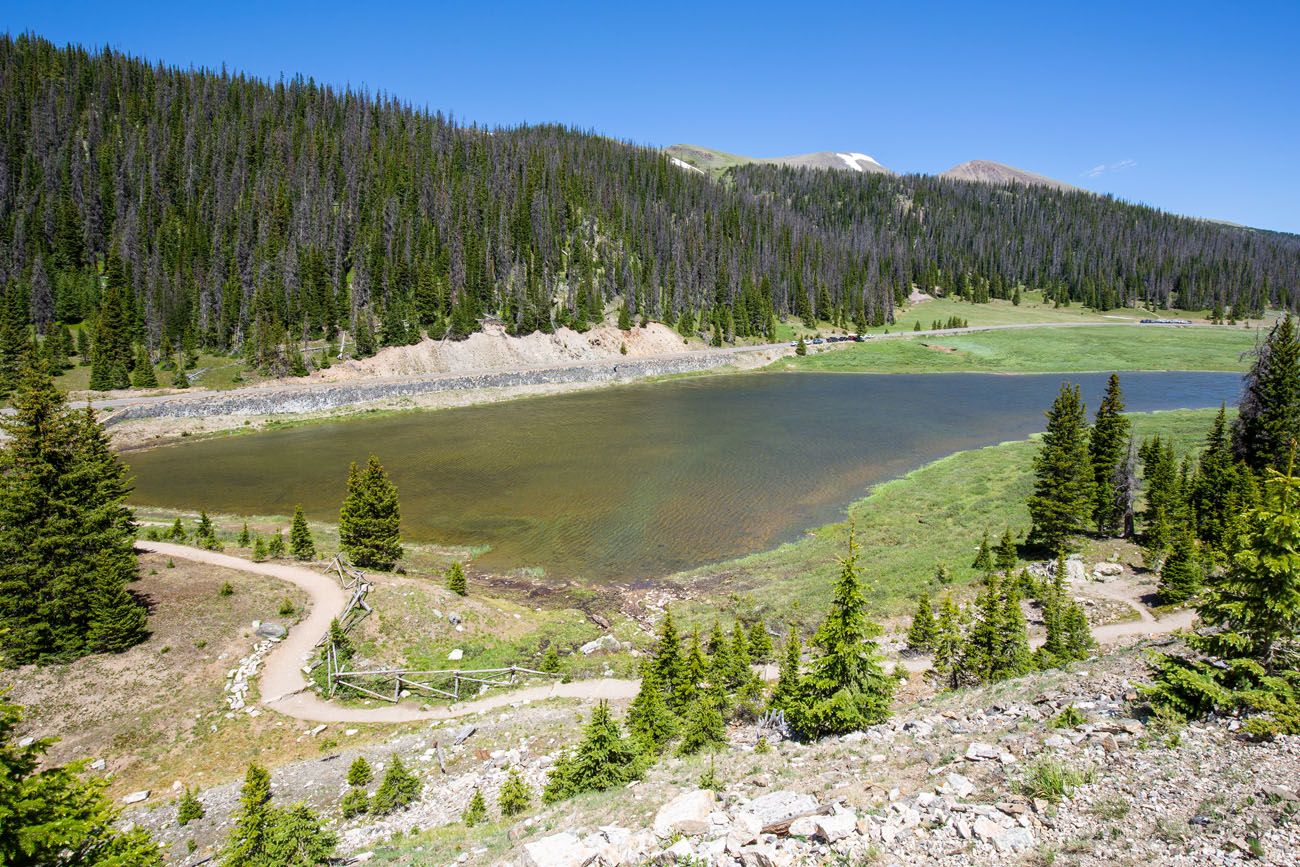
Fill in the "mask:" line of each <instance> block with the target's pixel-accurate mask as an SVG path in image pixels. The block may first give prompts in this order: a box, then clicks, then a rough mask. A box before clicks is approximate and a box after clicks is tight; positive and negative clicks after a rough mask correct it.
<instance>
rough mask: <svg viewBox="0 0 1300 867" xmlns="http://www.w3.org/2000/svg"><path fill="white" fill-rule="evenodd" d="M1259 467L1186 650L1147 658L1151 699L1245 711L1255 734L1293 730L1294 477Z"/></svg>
mask: <svg viewBox="0 0 1300 867" xmlns="http://www.w3.org/2000/svg"><path fill="white" fill-rule="evenodd" d="M1292 466H1293V464H1292V463H1288V468H1287V471H1286V473H1280V472H1277V471H1276V470H1273V469H1271V468H1270V469H1268V470H1267V471H1266V472H1267V474H1268V478H1267V481H1266V482H1265V495H1264V502H1263V504H1262V505H1260V506H1258V507H1257V508H1255V509H1253V510H1252V511H1251V512H1250V513H1249V514H1248V515H1247V516H1246V520H1245V526H1244V528H1243V531H1242V533H1241V536H1240V539H1239V549H1238V550H1237V551H1236V553H1235V554H1234V555H1233V557H1232V558H1231V560H1230V562H1229V565H1228V569H1227V571H1226V572H1225V574H1223V575H1221V576H1218V577H1216V578H1214V579H1213V580H1212V581H1210V582H1209V584H1208V585H1207V587H1206V588H1205V591H1204V593H1203V594H1202V597H1201V600H1200V602H1199V604H1198V605H1197V608H1196V611H1197V614H1198V616H1199V618H1200V621H1201V623H1203V624H1204V625H1205V626H1206V627H1207V628H1206V629H1204V630H1199V631H1197V632H1195V633H1191V634H1189V635H1187V636H1186V637H1185V639H1184V640H1185V641H1186V643H1187V645H1188V646H1189V648H1190V649H1191V651H1192V654H1190V655H1185V654H1181V653H1165V654H1159V655H1157V656H1156V657H1154V658H1153V663H1152V667H1153V669H1154V674H1155V681H1154V683H1153V684H1151V686H1150V687H1148V688H1147V689H1146V693H1147V695H1148V697H1149V698H1150V699H1151V701H1152V702H1153V703H1154V704H1156V705H1159V706H1162V707H1164V708H1168V709H1170V710H1173V711H1174V712H1176V713H1178V714H1181V715H1182V716H1186V717H1196V716H1200V715H1203V714H1206V713H1209V712H1210V711H1213V710H1218V711H1221V712H1224V713H1245V714H1247V715H1249V719H1247V722H1246V726H1245V728H1246V730H1247V731H1248V732H1251V733H1253V734H1256V735H1264V736H1271V735H1275V734H1300V662H1298V660H1300V640H1298V639H1297V637H1296V636H1297V635H1300V480H1298V479H1296V477H1295V475H1294V474H1293V470H1292Z"/></svg>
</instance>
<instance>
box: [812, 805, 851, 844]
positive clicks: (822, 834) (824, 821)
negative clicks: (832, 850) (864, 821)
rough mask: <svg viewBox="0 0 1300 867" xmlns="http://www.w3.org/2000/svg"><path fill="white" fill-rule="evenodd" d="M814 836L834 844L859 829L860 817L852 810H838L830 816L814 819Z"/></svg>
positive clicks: (815, 817)
mask: <svg viewBox="0 0 1300 867" xmlns="http://www.w3.org/2000/svg"><path fill="white" fill-rule="evenodd" d="M813 827H814V829H815V830H814V833H813V836H814V837H817V838H820V839H822V840H825V841H826V842H827V843H834V842H836V841H838V840H843V839H844V838H845V837H847V836H849V835H850V834H852V833H853V832H854V831H856V830H857V829H858V816H857V814H856V813H854V812H853V811H852V810H838V809H837V810H836V811H835V812H834V813H831V814H830V815H829V816H814V817H813Z"/></svg>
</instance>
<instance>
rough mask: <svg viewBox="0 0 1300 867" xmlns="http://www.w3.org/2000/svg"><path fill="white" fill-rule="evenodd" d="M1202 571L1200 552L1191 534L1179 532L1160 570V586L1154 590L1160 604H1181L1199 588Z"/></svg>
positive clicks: (1202, 575) (1202, 576)
mask: <svg viewBox="0 0 1300 867" xmlns="http://www.w3.org/2000/svg"><path fill="white" fill-rule="evenodd" d="M1203 580H1204V572H1203V570H1202V568H1201V556H1200V552H1199V551H1198V550H1197V549H1196V543H1195V542H1194V541H1193V540H1192V538H1191V535H1190V534H1188V533H1186V532H1184V533H1180V534H1179V535H1178V537H1177V538H1176V539H1175V540H1174V544H1173V551H1172V552H1171V553H1170V555H1169V556H1168V557H1167V558H1166V559H1165V562H1164V566H1163V567H1162V568H1161V570H1160V586H1159V589H1158V590H1157V591H1156V593H1157V595H1158V596H1159V597H1160V604H1161V605H1181V604H1183V603H1184V602H1186V601H1187V600H1188V599H1191V598H1192V597H1193V596H1195V595H1196V593H1197V592H1198V591H1199V590H1200V589H1201V583H1202V581H1203Z"/></svg>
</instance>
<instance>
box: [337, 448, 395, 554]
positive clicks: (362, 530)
mask: <svg viewBox="0 0 1300 867" xmlns="http://www.w3.org/2000/svg"><path fill="white" fill-rule="evenodd" d="M400 531H401V514H400V510H399V507H398V503H397V488H396V487H394V486H393V483H392V482H390V481H389V480H388V474H387V473H386V472H384V468H383V466H382V465H381V464H380V463H379V459H378V458H377V457H375V456H374V455H371V456H370V459H369V460H368V461H367V462H366V466H365V468H364V469H361V468H358V467H357V465H356V464H355V463H354V464H352V466H351V467H350V468H349V470H348V493H347V497H346V498H345V499H344V500H343V507H342V508H341V509H340V510H339V544H340V546H341V547H342V548H343V550H344V551H346V552H347V553H348V555H349V556H351V557H352V561H353V562H354V563H356V564H357V565H358V566H360V567H362V568H372V569H391V568H392V567H393V566H394V565H395V564H396V563H397V561H398V559H400V558H401V556H402V545H401V533H400Z"/></svg>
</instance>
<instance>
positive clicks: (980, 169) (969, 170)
mask: <svg viewBox="0 0 1300 867" xmlns="http://www.w3.org/2000/svg"><path fill="white" fill-rule="evenodd" d="M939 177H941V178H948V179H950V180H954V181H975V182H977V183H984V184H1027V185H1031V186H1033V185H1036V186H1040V187H1051V188H1052V189H1056V190H1077V189H1079V188H1078V187H1076V186H1072V185H1071V184H1067V183H1065V182H1064V181H1058V180H1056V179H1055V178H1049V177H1047V176H1046V175H1039V174H1035V173H1034V172H1027V171H1025V170H1024V169H1018V168H1016V167H1015V166H1008V165H1003V164H1002V163H995V162H993V161H991V160H969V161H967V162H964V163H962V164H961V165H956V166H953V167H952V168H950V169H948V171H946V172H944V173H943V174H941V175H939Z"/></svg>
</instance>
